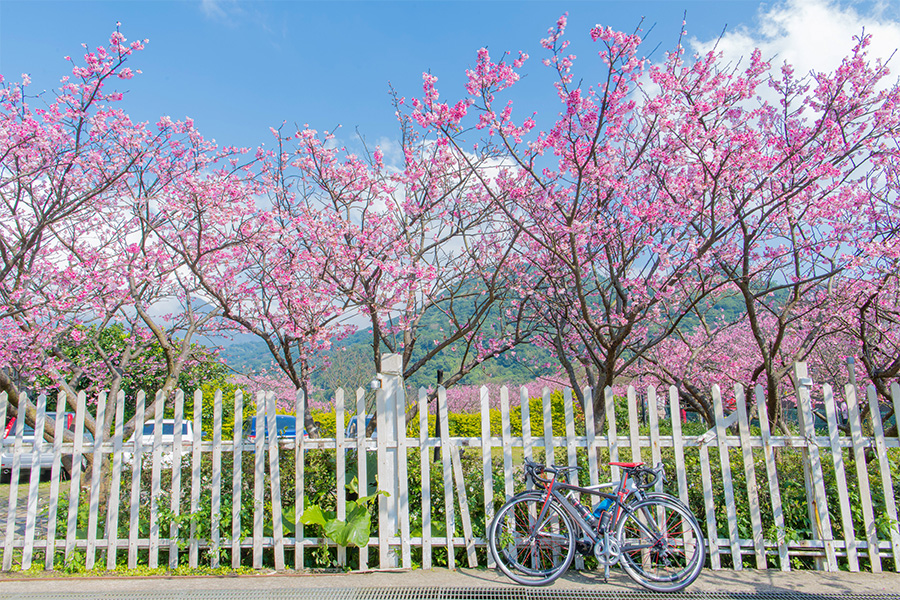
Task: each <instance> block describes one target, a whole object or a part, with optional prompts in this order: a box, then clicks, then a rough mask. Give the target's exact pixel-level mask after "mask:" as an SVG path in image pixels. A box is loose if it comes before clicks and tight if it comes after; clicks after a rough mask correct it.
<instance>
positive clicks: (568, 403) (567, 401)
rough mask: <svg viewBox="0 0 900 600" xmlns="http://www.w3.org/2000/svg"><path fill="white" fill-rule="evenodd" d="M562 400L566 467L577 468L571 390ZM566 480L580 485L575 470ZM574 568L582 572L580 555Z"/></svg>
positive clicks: (567, 391)
mask: <svg viewBox="0 0 900 600" xmlns="http://www.w3.org/2000/svg"><path fill="white" fill-rule="evenodd" d="M563 399H564V402H563V409H564V414H565V418H566V465H568V466H570V467H576V466H578V456H577V455H576V442H575V411H574V409H573V408H572V390H571V389H568V388H566V389H565V390H564V391H563ZM568 479H569V482H570V483H572V484H573V485H580V484H579V478H578V471H577V470H576V471H572V472H571V473H569V477H568ZM582 499H584V500H586V498H584V497H583V496H582V495H581V494H579V501H581V500H582ZM488 522H490V521H488ZM575 568H576V569H577V570H579V571H583V570H584V558H583V557H582V556H581V554H577V555H576V556H575Z"/></svg>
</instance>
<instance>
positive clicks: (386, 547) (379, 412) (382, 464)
mask: <svg viewBox="0 0 900 600" xmlns="http://www.w3.org/2000/svg"><path fill="white" fill-rule="evenodd" d="M386 406H387V402H386V398H385V390H384V389H383V388H382V389H379V390H378V391H376V392H375V421H376V422H377V423H378V425H377V426H376V428H375V429H376V430H377V432H378V436H377V439H376V443H375V447H376V449H377V450H376V451H377V453H378V454H377V456H378V481H379V482H381V481H387V479H388V478H387V475H386V473H387V460H388V457H387V445H386V443H385V442H386V441H387V439H388V438H389V437H391V434H390V433H389V432H388V430H387V418H386V415H385V411H386V410H387V407H386ZM379 485H381V484H379ZM396 500H397V499H396V498H392V499H391V500H390V501H391V502H395V501H396ZM389 513H390V511H389V508H388V499H387V498H386V497H384V496H378V566H380V567H381V568H382V569H385V568H387V567H389V566H391V567H393V566H396V565H394V564H391V562H390V561H391V547H390V542H389V541H388V538H389V537H390V536H391V535H396V533H397V532H396V531H389V529H390V525H389V523H390V514H389Z"/></svg>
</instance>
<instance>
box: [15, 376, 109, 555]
mask: <svg viewBox="0 0 900 600" xmlns="http://www.w3.org/2000/svg"><path fill="white" fill-rule="evenodd" d="M105 419H106V392H101V393H100V395H99V396H98V397H97V420H96V421H94V423H96V427H95V428H94V434H95V435H94V448H93V461H92V468H91V492H90V498H91V506H90V513H89V515H88V543H87V555H86V556H85V558H84V567H85V568H86V569H93V568H94V561H95V559H96V544H97V522H98V520H99V513H100V471H101V468H100V466H101V464H102V463H103V442H105V441H106V432H105V431H104V430H103V422H104V420H105ZM42 429H43V423H42V424H41V426H40V427H38V426H37V423H35V429H34V431H35V432H39V431H41V430H42ZM37 438H38V436H37V435H36V436H35V440H37ZM41 439H43V437H41ZM35 449H37V448H35ZM35 500H37V498H35ZM29 506H30V505H29ZM35 510H37V505H35ZM29 513H31V509H30V508H29ZM29 563H30V561H29ZM26 568H27V567H26V566H25V561H24V560H23V561H22V569H26Z"/></svg>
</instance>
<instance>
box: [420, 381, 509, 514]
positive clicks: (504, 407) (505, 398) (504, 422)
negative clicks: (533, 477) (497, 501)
mask: <svg viewBox="0 0 900 600" xmlns="http://www.w3.org/2000/svg"><path fill="white" fill-rule="evenodd" d="M500 421H501V428H502V431H501V435H502V436H503V492H504V495H505V497H504V499H503V501H504V502H506V501H507V500H509V499H510V498H511V497H512V495H513V492H514V489H515V488H514V487H513V480H512V468H513V467H512V427H511V426H510V414H509V388H508V387H506V386H503V387H502V388H500ZM423 479H424V478H423Z"/></svg>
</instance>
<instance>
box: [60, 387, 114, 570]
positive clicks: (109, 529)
mask: <svg viewBox="0 0 900 600" xmlns="http://www.w3.org/2000/svg"><path fill="white" fill-rule="evenodd" d="M57 406H59V403H57ZM114 408H115V411H116V413H115V415H116V416H115V429H114V433H113V465H112V474H111V475H112V481H110V484H109V506H108V507H107V511H106V569H107V570H108V571H111V570H112V569H114V568H115V567H116V555H117V553H118V550H119V503H120V497H119V494H120V493H121V486H122V446H123V445H124V441H125V439H124V438H125V391H124V390H119V393H118V395H117V396H116V403H115V407H114ZM60 415H62V411H60V410H59V409H57V412H56V430H57V431H59V429H60V427H61V426H62V419H61V417H60ZM57 435H58V434H57ZM54 439H56V437H54ZM54 446H55V444H54ZM54 454H56V453H55V451H54ZM57 463H59V460H56V459H54V461H53V468H54V469H58V465H57ZM50 476H51V477H52V478H53V482H54V484H55V483H56V482H57V480H58V476H57V474H56V473H51V475H50ZM54 496H55V494H54V493H53V490H52V489H51V493H50V498H51V505H52V506H53V510H52V512H51V515H52V520H51V521H50V522H48V523H47V532H48V545H49V544H50V543H51V542H52V540H50V539H49V536H50V532H51V531H55V530H56V507H55V500H54ZM50 555H52V553H50V552H48V557H47V558H48V560H49V559H50ZM51 564H52V563H51ZM47 568H49V566H48V567H47Z"/></svg>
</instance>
